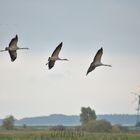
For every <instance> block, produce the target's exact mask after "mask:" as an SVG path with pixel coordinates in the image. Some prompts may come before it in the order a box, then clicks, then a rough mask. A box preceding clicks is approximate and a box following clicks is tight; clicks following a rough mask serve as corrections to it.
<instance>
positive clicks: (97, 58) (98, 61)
mask: <svg viewBox="0 0 140 140" xmlns="http://www.w3.org/2000/svg"><path fill="white" fill-rule="evenodd" d="M102 55H103V48H101V49H99V50H98V51H97V53H96V55H95V57H94V60H93V62H92V63H91V64H90V67H89V68H88V70H87V74H86V75H88V73H90V72H91V71H93V70H94V69H95V68H96V67H98V66H108V67H111V65H107V64H103V63H102V62H101V58H102Z"/></svg>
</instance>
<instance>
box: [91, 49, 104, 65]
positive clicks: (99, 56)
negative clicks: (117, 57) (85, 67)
mask: <svg viewBox="0 0 140 140" xmlns="http://www.w3.org/2000/svg"><path fill="white" fill-rule="evenodd" d="M102 55H103V48H101V49H99V50H98V51H97V53H96V55H95V57H94V60H93V62H94V63H95V62H98V63H100V62H101V57H102Z"/></svg>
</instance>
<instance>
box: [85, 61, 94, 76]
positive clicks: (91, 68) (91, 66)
mask: <svg viewBox="0 0 140 140" xmlns="http://www.w3.org/2000/svg"><path fill="white" fill-rule="evenodd" d="M95 68H96V67H95V66H94V64H93V62H92V63H91V64H90V66H89V68H88V70H87V73H86V75H88V73H90V72H91V71H93V70H94V69H95Z"/></svg>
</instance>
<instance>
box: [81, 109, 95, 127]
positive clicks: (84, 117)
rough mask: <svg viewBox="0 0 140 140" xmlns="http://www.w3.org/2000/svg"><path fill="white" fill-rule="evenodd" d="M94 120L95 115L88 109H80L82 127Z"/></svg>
mask: <svg viewBox="0 0 140 140" xmlns="http://www.w3.org/2000/svg"><path fill="white" fill-rule="evenodd" d="M92 120H96V113H95V111H94V110H92V109H91V108H90V107H82V108H81V114H80V121H81V123H82V125H85V124H87V123H88V122H89V121H92Z"/></svg>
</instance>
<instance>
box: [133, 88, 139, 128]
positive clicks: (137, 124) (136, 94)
mask: <svg viewBox="0 0 140 140" xmlns="http://www.w3.org/2000/svg"><path fill="white" fill-rule="evenodd" d="M131 93H132V94H133V95H135V96H137V97H136V100H135V101H137V103H138V106H137V109H136V111H137V114H136V126H140V86H139V91H138V93H137V92H131Z"/></svg>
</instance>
